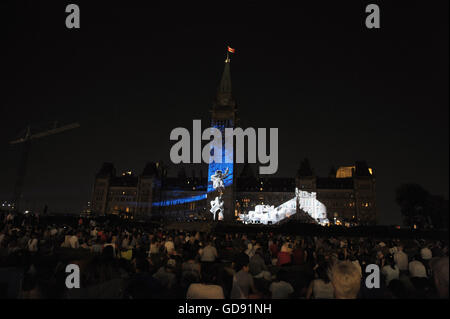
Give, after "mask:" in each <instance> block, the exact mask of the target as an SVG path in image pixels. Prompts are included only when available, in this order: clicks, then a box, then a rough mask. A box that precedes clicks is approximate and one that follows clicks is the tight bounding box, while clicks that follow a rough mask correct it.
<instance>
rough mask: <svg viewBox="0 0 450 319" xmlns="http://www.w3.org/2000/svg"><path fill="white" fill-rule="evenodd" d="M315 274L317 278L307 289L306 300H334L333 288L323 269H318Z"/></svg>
mask: <svg viewBox="0 0 450 319" xmlns="http://www.w3.org/2000/svg"><path fill="white" fill-rule="evenodd" d="M316 274H317V278H316V279H314V280H313V281H312V282H311V283H310V285H309V287H308V291H307V292H306V299H311V298H314V299H334V288H333V284H332V283H331V281H330V279H329V277H328V274H327V271H326V270H325V269H324V268H323V267H318V268H317V269H316Z"/></svg>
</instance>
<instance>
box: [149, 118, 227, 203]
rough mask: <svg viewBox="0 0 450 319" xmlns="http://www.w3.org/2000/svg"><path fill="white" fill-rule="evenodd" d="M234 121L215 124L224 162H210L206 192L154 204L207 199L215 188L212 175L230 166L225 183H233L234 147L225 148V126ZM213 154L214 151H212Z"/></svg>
mask: <svg viewBox="0 0 450 319" xmlns="http://www.w3.org/2000/svg"><path fill="white" fill-rule="evenodd" d="M232 124H233V121H231V120H228V121H224V122H221V123H217V124H215V125H213V127H214V128H217V129H219V130H220V132H221V133H222V163H216V162H214V161H213V162H212V163H210V164H209V167H208V187H207V191H206V193H203V194H200V195H194V196H186V197H182V198H175V199H167V200H164V201H160V202H155V203H153V204H152V206H156V207H163V206H164V207H167V206H174V205H181V204H185V203H191V202H196V201H199V200H205V199H207V194H208V193H211V192H214V191H215V189H214V188H213V183H212V181H211V175H214V174H215V173H216V171H218V170H220V171H222V172H223V173H224V172H225V171H226V169H227V168H228V176H227V177H226V178H225V179H224V185H225V187H227V186H230V185H233V166H234V165H233V160H234V156H233V148H231V149H229V150H228V149H225V128H226V127H233V126H232ZM211 152H214V148H213V147H212V149H211ZM211 154H213V153H211Z"/></svg>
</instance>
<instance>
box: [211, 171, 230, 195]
mask: <svg viewBox="0 0 450 319" xmlns="http://www.w3.org/2000/svg"><path fill="white" fill-rule="evenodd" d="M228 175H229V172H228V167H227V169H226V170H225V173H222V171H220V170H218V171H216V173H215V174H214V175H211V181H212V182H213V188H214V189H217V190H218V191H219V194H221V195H222V194H223V191H224V189H225V183H224V180H225V178H227V177H228Z"/></svg>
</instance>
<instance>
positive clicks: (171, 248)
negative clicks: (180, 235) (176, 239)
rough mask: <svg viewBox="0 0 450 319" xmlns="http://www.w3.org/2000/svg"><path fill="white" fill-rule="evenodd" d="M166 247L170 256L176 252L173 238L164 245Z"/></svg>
mask: <svg viewBox="0 0 450 319" xmlns="http://www.w3.org/2000/svg"><path fill="white" fill-rule="evenodd" d="M164 247H165V248H166V251H167V253H168V254H169V255H170V254H172V252H173V251H174V250H175V245H174V243H173V241H172V237H169V238H168V239H167V240H166V242H165V243H164Z"/></svg>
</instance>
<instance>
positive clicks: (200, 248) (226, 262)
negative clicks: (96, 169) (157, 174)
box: [0, 213, 449, 299]
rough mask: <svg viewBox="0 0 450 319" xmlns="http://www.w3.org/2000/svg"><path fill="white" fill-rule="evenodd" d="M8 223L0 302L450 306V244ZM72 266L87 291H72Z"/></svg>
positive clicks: (3, 228)
mask: <svg viewBox="0 0 450 319" xmlns="http://www.w3.org/2000/svg"><path fill="white" fill-rule="evenodd" d="M0 217H1V220H0V298H25V299H28V298H37V299H39V298H68V299H73V298H89V299H90V298H125V299H137V298H157V299H166V298H169V299H171V298H177V299H203V298H207V299H224V298H225V299H228V298H230V299H268V298H272V299H373V298H376V299H378V298H382V299H409V298H416V299H417V298H420V299H422V298H425V299H429V298H433V299H434V298H448V279H449V274H448V269H449V266H448V242H444V241H438V240H432V241H430V240H420V239H416V240H399V239H395V238H390V239H387V238H377V239H375V238H371V237H370V236H368V237H365V238H362V237H348V238H342V237H331V236H321V237H312V236H292V235H282V234H274V233H263V232H260V233H255V234H245V233H214V232H213V233H201V232H196V231H194V232H193V231H190V232H189V231H183V230H182V229H178V230H167V229H164V228H162V227H158V226H146V225H137V224H117V225H112V224H110V223H108V222H105V223H100V222H98V221H96V220H94V219H85V218H80V219H79V221H78V224H77V225H70V226H69V225H65V224H53V223H48V222H45V221H42V220H39V219H37V218H21V219H19V218H15V216H14V215H13V214H12V213H9V214H6V215H5V216H0ZM68 264H76V265H78V266H79V269H80V288H72V289H69V288H68V287H67V285H66V279H67V276H68V273H66V266H67V265H68ZM374 265H376V266H374ZM377 269H378V270H379V275H380V276H379V278H378V277H377V276H376V274H377ZM378 279H379V280H378Z"/></svg>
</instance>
